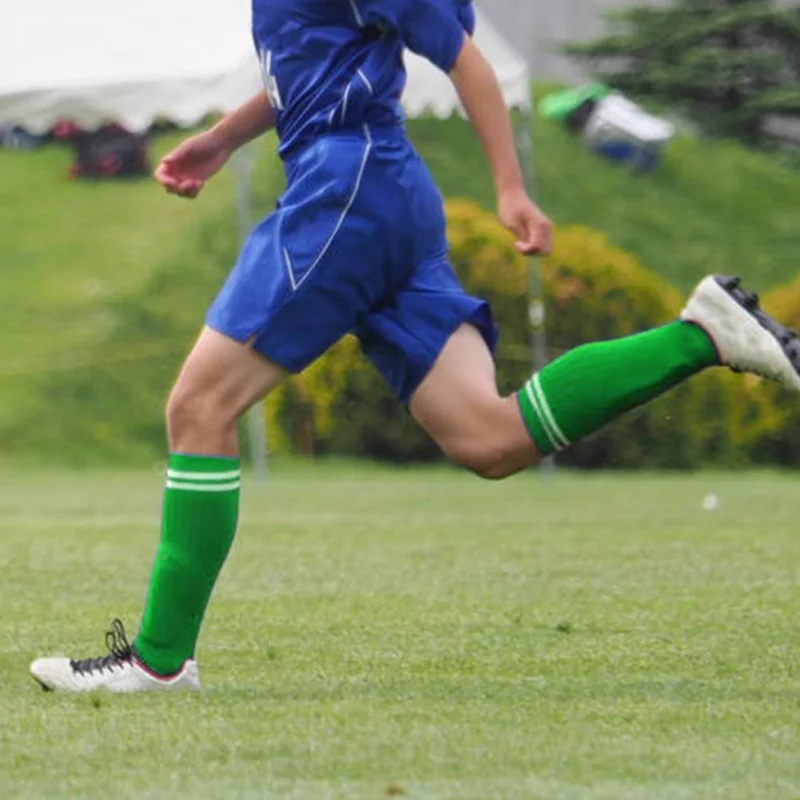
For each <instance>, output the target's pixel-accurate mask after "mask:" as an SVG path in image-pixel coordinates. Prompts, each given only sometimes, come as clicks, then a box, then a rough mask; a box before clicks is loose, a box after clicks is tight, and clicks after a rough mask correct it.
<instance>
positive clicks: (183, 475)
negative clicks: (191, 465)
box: [167, 469, 241, 481]
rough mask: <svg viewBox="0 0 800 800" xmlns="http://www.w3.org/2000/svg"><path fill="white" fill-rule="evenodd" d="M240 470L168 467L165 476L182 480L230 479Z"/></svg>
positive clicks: (237, 474) (235, 476)
mask: <svg viewBox="0 0 800 800" xmlns="http://www.w3.org/2000/svg"><path fill="white" fill-rule="evenodd" d="M240 475H241V470H238V469H232V470H230V471H228V472H179V471H178V470H176V469H168V470H167V477H168V478H176V479H177V480H183V481H230V480H233V479H234V478H238V477H240Z"/></svg>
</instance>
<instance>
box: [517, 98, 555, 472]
mask: <svg viewBox="0 0 800 800" xmlns="http://www.w3.org/2000/svg"><path fill="white" fill-rule="evenodd" d="M532 108H533V104H532V102H531V103H528V104H527V105H525V106H524V107H522V108H521V109H520V113H519V114H517V115H516V125H515V128H516V130H515V138H516V144H517V152H518V154H519V160H520V165H521V166H522V171H523V175H524V178H525V188H526V190H527V192H528V194H529V196H530V197H531V198H535V197H536V175H535V164H534V151H533V148H534V142H533V111H532ZM528 323H529V325H530V331H531V346H532V362H533V371H534V372H538V371H539V370H540V369H542V368H543V367H544V366H545V365H546V364H547V362H548V360H549V359H548V356H547V313H546V307H545V302H544V288H543V286H542V276H541V272H540V270H539V261H538V259H537V257H536V256H531V257H530V258H529V259H528ZM554 470H555V459H554V458H553V457H549V458H545V459H543V460H542V462H541V474H542V476H543V477H545V478H549V477H551V476H552V474H553V471H554Z"/></svg>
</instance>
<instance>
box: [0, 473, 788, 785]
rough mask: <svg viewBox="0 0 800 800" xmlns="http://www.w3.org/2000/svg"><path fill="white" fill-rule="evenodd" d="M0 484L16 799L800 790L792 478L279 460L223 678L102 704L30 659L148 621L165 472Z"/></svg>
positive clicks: (83, 646) (2, 680) (225, 650)
mask: <svg viewBox="0 0 800 800" xmlns="http://www.w3.org/2000/svg"><path fill="white" fill-rule="evenodd" d="M1 477H2V480H1V481H0V564H2V569H3V573H2V574H3V580H2V582H1V583H0V601H1V602H2V607H3V611H4V615H3V616H4V625H3V631H2V635H0V719H2V726H0V786H2V787H3V792H2V793H3V797H4V798H17V797H19V798H23V797H24V798H36V797H53V798H61V797H63V798H66V797H70V798H77V797H80V798H95V797H97V798H100V797H109V796H114V797H117V798H120V799H122V798H128V797H130V798H137V799H138V800H142V799H143V798H162V797H174V798H181V797H192V798H198V797H201V798H266V797H270V798H271V797H276V798H277V797H281V798H314V799H315V800H318V799H319V798H347V800H358V799H360V798H364V799H365V800H370V799H372V800H377V799H378V798H380V797H385V796H386V793H387V788H388V787H389V785H390V784H392V783H396V784H398V785H399V786H402V787H403V789H404V790H405V792H406V796H407V797H409V798H420V799H421V798H426V799H432V798H453V799H455V798H458V800H467V799H469V798H473V799H474V800H504V799H505V798H508V799H509V800H510V799H511V798H513V800H520V799H521V798H548V799H549V798H556V799H557V798H565V799H568V800H574V799H575V798H581V799H583V798H609V799H611V798H613V799H614V800H628V799H629V798H646V799H647V800H653V799H654V798H665V799H666V798H669V799H670V800H672V799H673V798H703V800H708V799H709V798H724V799H725V800H736V799H737V798H767V797H769V798H789V797H798V796H800V755H798V753H800V731H799V729H798V725H797V703H798V682H797V675H798V668H800V659H799V658H798V650H797V646H796V645H797V636H796V613H795V612H796V600H797V597H796V594H797V593H796V584H797V564H798V560H799V559H800V540H798V537H797V524H796V522H797V518H798V512H800V499H799V496H798V493H797V486H796V478H795V477H794V476H789V475H776V474H768V473H760V474H740V475H736V474H727V475H719V474H706V475H702V476H658V475H653V476H642V475H638V476H623V475H616V476H600V475H595V476H580V475H568V474H563V473H562V474H557V475H556V477H555V479H554V480H553V481H552V482H550V483H545V482H543V481H542V480H540V478H539V476H538V475H537V474H535V473H531V474H527V475H524V476H521V477H518V478H516V479H514V480H511V481H508V482H506V483H503V484H483V483H480V482H478V481H477V479H473V478H472V477H470V476H467V475H462V474H459V473H457V472H453V471H449V470H445V469H432V470H420V471H405V472H393V471H389V470H384V469H379V468H375V467H371V466H362V467H355V466H351V465H343V464H322V465H318V466H316V467H314V468H309V467H307V466H304V465H298V464H291V463H290V464H283V463H281V462H277V463H276V464H275V465H274V466H273V470H272V472H271V474H270V476H269V482H268V484H267V485H266V486H264V487H261V488H257V487H255V486H253V485H252V484H250V483H248V485H247V487H246V494H245V501H244V509H243V511H244V515H243V523H242V530H241V532H240V537H239V540H238V542H237V545H236V548H235V550H234V553H233V554H232V557H231V559H230V561H229V564H228V566H227V568H226V571H225V573H224V577H223V580H222V581H221V584H220V586H219V590H218V593H217V595H216V597H215V599H214V601H213V604H212V608H211V614H210V617H209V619H208V623H207V625H206V627H205V630H204V633H203V637H202V640H201V647H200V662H201V672H202V677H203V680H204V683H205V691H204V692H202V693H200V694H198V695H193V696H186V695H183V696H146V697H111V696H105V697H102V698H101V699H99V700H98V701H97V702H96V703H93V702H91V701H90V700H89V699H88V698H84V697H71V696H64V695H47V694H44V693H42V692H40V691H39V690H38V689H37V688H36V687H35V686H34V685H33V684H32V682H30V681H29V679H28V677H27V675H26V669H27V664H28V661H29V659H31V658H32V657H34V656H36V655H38V654H44V653H51V652H63V651H68V652H69V653H71V654H75V655H76V656H80V655H91V654H92V653H93V651H97V652H99V651H100V650H102V635H101V634H102V626H103V625H104V624H105V623H106V621H107V617H108V615H112V614H114V615H121V616H122V617H123V618H125V619H126V620H128V623H129V628H130V629H131V632H132V629H133V628H134V627H135V622H136V619H137V617H138V613H139V611H140V603H141V599H142V595H143V592H144V587H145V581H146V577H147V573H148V569H149V565H150V562H151V559H152V551H153V546H154V542H155V531H156V521H157V515H158V506H159V487H160V480H161V478H160V475H159V474H158V471H156V470H153V471H151V472H147V473H145V472H139V473H136V472H130V473H122V472H120V473H113V472H111V473H102V474H101V473H92V472H85V473H81V472H78V473H45V472H38V471H37V472H27V473H26V472H18V471H17V472H12V471H10V470H9V471H4V472H3V473H2V476H1ZM708 492H716V493H717V494H718V495H719V497H720V499H721V507H720V509H719V510H718V511H716V512H713V513H709V512H704V511H702V510H701V501H702V498H703V496H704V495H705V494H706V493H708Z"/></svg>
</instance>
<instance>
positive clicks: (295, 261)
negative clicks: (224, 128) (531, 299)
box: [206, 128, 496, 403]
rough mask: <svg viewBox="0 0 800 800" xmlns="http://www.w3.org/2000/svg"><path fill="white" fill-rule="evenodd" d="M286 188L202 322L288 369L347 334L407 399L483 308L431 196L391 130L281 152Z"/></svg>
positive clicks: (487, 319)
mask: <svg viewBox="0 0 800 800" xmlns="http://www.w3.org/2000/svg"><path fill="white" fill-rule="evenodd" d="M286 169H287V189H286V191H285V192H284V194H283V195H282V197H281V198H280V200H279V202H278V205H277V208H276V210H275V211H274V212H273V213H272V214H270V215H269V216H268V217H267V218H266V219H264V220H263V221H262V222H261V223H259V224H258V225H257V226H256V227H255V229H254V230H253V232H252V233H251V234H250V236H249V238H248V239H247V241H246V242H245V244H244V246H243V248H242V251H241V253H240V255H239V259H238V261H237V263H236V266H235V267H234V269H233V270H232V271H231V273H230V275H229V276H228V279H227V281H226V283H225V285H224V286H223V288H222V290H221V291H220V293H219V295H218V296H217V298H216V300H215V301H214V303H213V304H212V306H211V308H210V309H209V312H208V316H207V318H206V323H207V325H208V326H209V327H211V328H213V329H214V330H217V331H219V332H220V333H222V334H224V335H226V336H228V337H230V338H232V339H235V340H236V341H239V342H246V341H251V340H252V342H253V346H254V347H255V348H256V349H257V350H258V351H259V352H260V353H262V354H263V355H264V356H266V357H267V358H268V359H269V360H270V361H273V362H275V363H276V364H278V365H279V366H281V367H283V368H284V369H286V370H287V371H289V372H300V371H301V370H303V369H304V368H305V367H307V366H308V365H309V364H310V363H311V362H312V361H314V360H315V359H317V358H318V357H319V356H321V355H322V354H323V353H324V352H325V351H326V350H327V349H328V348H329V347H331V345H333V344H335V343H336V342H337V341H338V340H339V339H340V338H341V337H342V336H344V335H345V334H347V333H354V334H355V335H356V336H357V337H358V338H359V340H360V342H361V345H362V348H363V349H364V352H365V354H366V355H367V357H368V358H369V359H370V360H371V361H372V362H373V363H374V364H375V366H376V367H377V368H378V370H380V372H381V373H382V375H383V376H384V378H385V379H386V381H387V382H388V384H389V386H390V387H391V388H392V391H393V392H394V393H395V395H396V396H397V397H398V398H399V399H400V400H401V401H402V402H404V403H407V402H408V401H409V399H410V398H411V395H412V394H413V393H414V390H415V389H416V388H417V387H418V386H419V384H420V383H421V382H422V380H423V378H424V377H425V376H426V375H427V373H428V371H429V370H430V368H431V366H432V365H433V362H434V361H435V360H436V358H437V356H438V355H439V353H440V352H441V350H442V348H443V347H444V344H445V342H446V341H447V340H448V338H449V337H450V335H451V334H452V333H453V332H454V331H455V330H456V328H458V327H459V326H460V325H461V324H462V323H465V322H470V323H472V324H474V325H475V326H476V327H477V328H478V329H479V330H480V331H481V333H482V335H483V337H484V339H485V340H486V342H487V344H488V345H489V347H490V348H491V349H494V346H495V342H496V332H495V327H494V324H493V322H492V318H491V313H490V311H489V307H488V305H487V304H486V302H484V301H483V300H478V299H476V298H474V297H470V296H469V295H468V294H466V293H465V292H464V290H463V289H462V288H461V286H460V284H459V282H458V278H457V277H456V275H455V273H454V272H453V269H452V268H451V266H450V263H449V261H448V257H447V239H446V233H445V216H444V209H443V204H442V198H441V195H440V194H439V192H438V190H437V189H436V187H435V185H434V183H433V180H432V178H431V176H430V174H429V172H428V170H427V168H426V167H425V165H424V164H423V162H422V160H421V159H420V158H419V156H418V155H417V154H416V153H415V152H414V150H413V148H412V147H411V146H410V144H409V143H408V142H407V140H406V139H405V136H404V134H403V133H402V131H398V130H396V129H392V130H390V131H374V130H372V131H370V130H367V129H366V128H365V129H364V131H362V132H359V131H357V132H347V133H341V134H332V135H328V136H324V137H322V138H320V139H319V140H317V141H316V142H315V143H314V144H312V145H310V146H308V147H306V148H305V149H303V150H302V151H300V152H299V153H298V154H296V155H294V156H291V157H290V158H288V159H287V163H286Z"/></svg>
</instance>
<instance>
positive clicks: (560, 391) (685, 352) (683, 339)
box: [517, 322, 719, 455]
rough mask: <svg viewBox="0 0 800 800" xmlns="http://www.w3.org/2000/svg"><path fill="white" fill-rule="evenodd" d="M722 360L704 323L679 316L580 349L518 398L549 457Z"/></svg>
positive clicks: (535, 379) (555, 363)
mask: <svg viewBox="0 0 800 800" xmlns="http://www.w3.org/2000/svg"><path fill="white" fill-rule="evenodd" d="M718 363H719V362H718V360H717V354H716V351H715V350H714V345H713V344H712V342H711V340H710V339H709V337H708V336H707V335H706V334H705V333H704V332H703V331H702V330H701V329H700V328H698V327H696V326H695V325H691V324H689V323H685V322H674V323H671V324H669V325H665V326H664V327H662V328H656V329H655V330H651V331H647V332H646V333H640V334H637V335H635V336H628V337H626V338H623V339H615V340H612V341H608V342H594V343H592V344H586V345H582V346H581V347H577V348H576V349H575V350H572V351H570V352H569V353H566V354H564V355H563V356H561V357H560V358H558V359H556V360H555V361H553V362H552V363H551V364H548V365H547V366H546V367H545V368H544V369H543V370H541V372H539V373H537V374H536V375H534V376H533V378H531V380H530V381H529V382H528V383H527V384H525V386H523V387H522V389H520V390H519V392H518V394H517V399H518V401H519V406H520V410H521V412H522V416H523V419H524V420H525V425H526V427H527V428H528V431H529V432H530V434H531V437H532V438H533V440H534V442H535V443H536V446H537V448H538V450H539V452H540V453H541V454H542V455H550V454H551V453H553V452H555V451H557V450H563V449H564V448H566V447H568V446H569V445H570V444H572V443H573V442H576V441H578V439H581V438H583V437H584V436H587V435H588V434H590V433H592V432H593V431H596V430H599V429H600V428H602V427H603V426H605V425H606V424H607V423H609V422H611V421H612V420H613V419H615V418H616V417H618V416H620V415H621V414H623V413H624V412H626V411H629V410H630V409H632V408H635V407H636V406H640V405H642V404H643V403H646V402H648V401H649V400H653V399H654V398H656V397H658V396H659V395H660V394H663V393H664V392H666V391H667V390H668V389H671V388H672V387H673V386H676V385H677V384H679V383H681V382H682V381H684V380H686V378H688V377H689V376H691V375H694V374H695V373H697V372H700V371H701V370H703V369H705V368H706V367H710V366H713V365H715V364H718Z"/></svg>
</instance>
